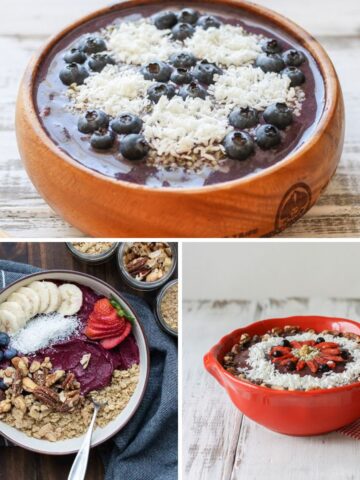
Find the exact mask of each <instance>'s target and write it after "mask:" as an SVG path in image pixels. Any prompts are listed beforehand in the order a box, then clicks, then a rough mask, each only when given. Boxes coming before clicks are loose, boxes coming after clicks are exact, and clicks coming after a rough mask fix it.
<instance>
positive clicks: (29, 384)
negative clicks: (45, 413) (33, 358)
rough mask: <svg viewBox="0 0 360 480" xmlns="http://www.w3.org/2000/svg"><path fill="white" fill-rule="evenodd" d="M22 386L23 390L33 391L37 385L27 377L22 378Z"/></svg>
mask: <svg viewBox="0 0 360 480" xmlns="http://www.w3.org/2000/svg"><path fill="white" fill-rule="evenodd" d="M22 386H23V389H24V390H25V392H29V393H33V392H34V391H35V390H36V389H37V388H38V385H36V383H35V382H33V381H32V380H31V378H28V377H26V378H23V381H22Z"/></svg>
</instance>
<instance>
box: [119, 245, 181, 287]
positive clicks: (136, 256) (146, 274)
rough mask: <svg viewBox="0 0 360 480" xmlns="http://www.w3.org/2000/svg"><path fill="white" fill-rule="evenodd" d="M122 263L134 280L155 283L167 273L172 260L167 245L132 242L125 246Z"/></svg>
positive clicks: (170, 251)
mask: <svg viewBox="0 0 360 480" xmlns="http://www.w3.org/2000/svg"><path fill="white" fill-rule="evenodd" d="M123 261H124V265H125V268H126V270H127V271H128V273H130V275H132V276H133V277H134V278H136V280H139V281H146V282H156V281H157V280H159V279H161V278H163V277H164V275H166V273H167V272H169V270H170V269H171V266H172V265H173V262H174V259H173V253H172V250H171V248H170V246H169V244H168V243H162V242H149V243H147V242H133V243H127V244H126V247H125V249H124V256H123Z"/></svg>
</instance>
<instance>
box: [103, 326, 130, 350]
mask: <svg viewBox="0 0 360 480" xmlns="http://www.w3.org/2000/svg"><path fill="white" fill-rule="evenodd" d="M130 333H131V324H130V323H129V322H126V326H125V329H124V331H123V333H122V334H121V335H119V336H117V337H111V338H106V339H105V340H101V342H100V344H101V345H102V346H103V347H104V348H105V349H106V350H111V349H113V348H115V347H116V346H117V345H120V343H121V342H123V341H124V340H125V339H126V338H127V337H128V336H129V335H130Z"/></svg>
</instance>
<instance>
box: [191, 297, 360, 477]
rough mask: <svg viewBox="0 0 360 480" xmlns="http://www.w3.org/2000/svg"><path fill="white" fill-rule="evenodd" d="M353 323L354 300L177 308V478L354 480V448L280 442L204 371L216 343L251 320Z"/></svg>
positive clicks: (332, 440)
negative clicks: (308, 318) (314, 318)
mask: <svg viewBox="0 0 360 480" xmlns="http://www.w3.org/2000/svg"><path fill="white" fill-rule="evenodd" d="M310 313H311V314H314V315H316V314H319V315H328V316H334V317H345V318H346V317H348V318H352V319H357V318H359V313H360V301H359V300H356V301H355V300H349V301H347V300H334V299H333V300H316V299H286V300H264V301H259V302H254V301H233V302H225V301H223V302H222V301H218V302H210V301H185V302H184V306H183V337H184V338H186V341H185V342H184V346H183V392H184V394H183V431H184V432H185V433H184V437H183V474H184V479H186V480H209V479H214V480H279V479H285V478H286V479H288V480H304V479H309V480H329V479H330V478H334V479H335V478H336V480H358V479H359V478H360V473H359V456H360V441H359V440H353V439H351V438H349V437H347V436H344V435H342V434H340V433H336V432H335V433H331V434H328V435H321V436H316V437H290V436H285V435H280V434H277V433H274V432H271V431H270V430H267V429H265V428H264V427H262V426H260V425H258V424H256V423H254V422H253V421H251V420H249V419H248V418H246V417H245V416H243V415H242V414H241V413H240V411H239V410H237V408H236V407H235V406H234V405H233V404H232V403H231V401H230V399H229V397H228V396H227V394H226V393H225V390H224V389H222V388H221V387H220V385H219V384H218V383H217V382H216V380H215V379H214V378H213V377H211V376H210V375H209V374H208V373H207V372H206V371H205V370H204V368H203V365H202V357H203V355H204V354H205V353H206V352H207V351H208V349H209V348H210V347H211V346H213V345H214V344H215V343H216V342H217V341H218V340H219V339H220V338H221V337H222V336H224V335H225V334H227V333H229V332H231V331H232V330H235V329H236V328H239V327H241V326H243V325H246V324H249V323H251V322H253V321H255V320H261V319H266V318H274V317H277V316H279V317H281V316H290V315H298V314H299V315H307V314H310Z"/></svg>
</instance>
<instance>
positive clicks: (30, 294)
mask: <svg viewBox="0 0 360 480" xmlns="http://www.w3.org/2000/svg"><path fill="white" fill-rule="evenodd" d="M17 293H21V294H22V295H25V297H26V298H27V299H28V300H29V301H30V303H31V317H30V318H32V317H35V315H37V314H38V313H39V309H40V297H39V294H38V293H37V292H35V290H33V289H32V288H29V287H21V288H19V290H18V291H17Z"/></svg>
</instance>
